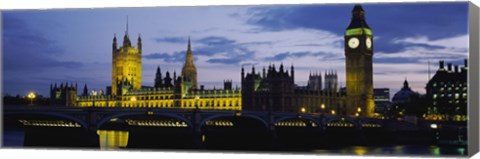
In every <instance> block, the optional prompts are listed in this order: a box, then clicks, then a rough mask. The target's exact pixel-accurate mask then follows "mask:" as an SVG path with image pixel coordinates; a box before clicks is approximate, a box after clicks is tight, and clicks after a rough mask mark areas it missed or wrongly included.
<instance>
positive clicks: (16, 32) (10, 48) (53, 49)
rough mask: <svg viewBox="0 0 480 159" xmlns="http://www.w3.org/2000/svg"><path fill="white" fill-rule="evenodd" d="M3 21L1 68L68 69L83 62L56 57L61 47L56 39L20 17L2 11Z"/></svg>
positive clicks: (26, 69) (29, 69)
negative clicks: (34, 27) (37, 29)
mask: <svg viewBox="0 0 480 159" xmlns="http://www.w3.org/2000/svg"><path fill="white" fill-rule="evenodd" d="M3 22H4V24H5V25H4V27H3V33H2V38H3V48H4V50H3V59H4V60H3V66H4V71H6V72H10V71H18V72H37V71H43V70H48V69H49V68H55V67H60V68H69V69H71V68H78V67H82V66H83V63H81V62H77V61H71V60H58V58H57V57H58V55H60V54H63V53H64V51H63V49H62V48H60V47H58V46H57V45H56V41H55V40H51V39H48V38H46V37H45V35H44V34H42V33H41V32H38V31H35V30H34V29H32V28H31V27H30V26H29V25H27V23H25V22H24V21H22V20H21V19H18V18H16V17H15V16H11V15H9V14H5V15H4V16H3ZM39 66H41V67H39Z"/></svg>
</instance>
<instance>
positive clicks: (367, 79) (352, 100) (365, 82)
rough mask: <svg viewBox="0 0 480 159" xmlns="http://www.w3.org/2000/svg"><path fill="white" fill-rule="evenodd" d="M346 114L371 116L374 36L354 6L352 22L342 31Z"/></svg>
mask: <svg viewBox="0 0 480 159" xmlns="http://www.w3.org/2000/svg"><path fill="white" fill-rule="evenodd" d="M344 38H345V56H346V58H345V59H346V82H347V87H346V89H347V96H348V106H347V114H354V113H356V112H357V110H363V111H361V116H367V117H373V115H374V110H375V106H374V100H373V74H372V72H373V71H372V70H373V68H372V56H373V40H372V38H373V34H372V31H371V29H370V27H369V26H368V25H367V22H366V21H365V12H364V10H363V8H362V7H361V6H360V5H355V7H354V8H353V11H352V20H351V22H350V25H349V26H348V27H347V29H346V31H345V37H344Z"/></svg>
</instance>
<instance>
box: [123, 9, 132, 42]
mask: <svg viewBox="0 0 480 159" xmlns="http://www.w3.org/2000/svg"><path fill="white" fill-rule="evenodd" d="M126 27H127V28H126V30H125V36H123V47H125V48H127V47H131V46H132V43H131V42H130V38H129V37H128V16H127V25H126Z"/></svg>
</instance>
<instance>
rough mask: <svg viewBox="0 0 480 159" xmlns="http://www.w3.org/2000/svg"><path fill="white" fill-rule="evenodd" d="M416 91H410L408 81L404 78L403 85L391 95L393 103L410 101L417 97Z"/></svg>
mask: <svg viewBox="0 0 480 159" xmlns="http://www.w3.org/2000/svg"><path fill="white" fill-rule="evenodd" d="M418 96H419V94H418V93H417V92H414V91H412V89H411V88H410V86H408V81H407V79H405V81H404V82H403V87H402V89H400V91H398V92H397V93H395V95H393V98H392V102H393V103H394V104H405V103H409V102H411V101H412V100H413V99H414V98H416V97H418Z"/></svg>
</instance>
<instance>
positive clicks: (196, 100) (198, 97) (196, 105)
mask: <svg viewBox="0 0 480 159" xmlns="http://www.w3.org/2000/svg"><path fill="white" fill-rule="evenodd" d="M199 99H200V96H195V103H194V104H195V109H198V100H199Z"/></svg>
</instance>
